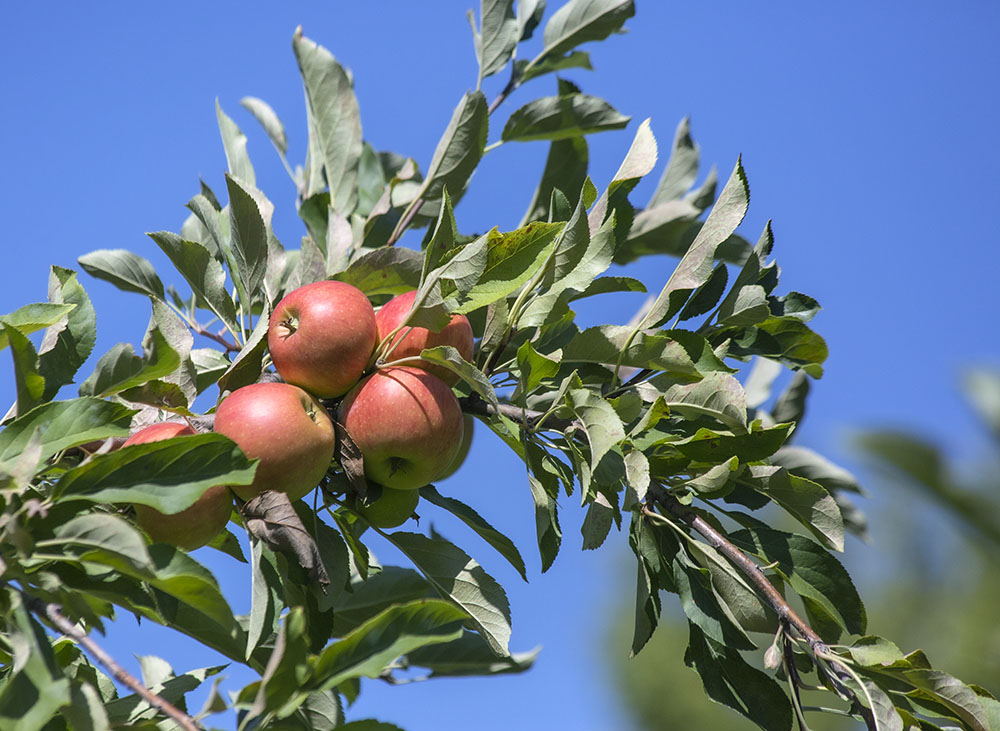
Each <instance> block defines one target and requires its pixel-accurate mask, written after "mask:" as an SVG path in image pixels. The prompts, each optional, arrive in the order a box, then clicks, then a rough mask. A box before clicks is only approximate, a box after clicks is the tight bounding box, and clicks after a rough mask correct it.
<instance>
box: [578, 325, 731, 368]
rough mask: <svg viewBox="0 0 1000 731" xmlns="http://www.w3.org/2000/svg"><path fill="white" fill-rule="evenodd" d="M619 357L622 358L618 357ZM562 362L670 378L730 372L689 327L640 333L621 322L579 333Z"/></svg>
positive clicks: (704, 341)
mask: <svg viewBox="0 0 1000 731" xmlns="http://www.w3.org/2000/svg"><path fill="white" fill-rule="evenodd" d="M619 359H620V360H619ZM562 362H563V363H570V362H573V363H603V364H606V365H615V364H616V363H619V362H620V363H621V365H622V366H628V367H632V368H650V369H652V370H656V371H663V372H665V373H667V374H668V375H669V376H670V377H671V378H681V379H684V380H696V379H698V378H699V377H700V376H701V375H702V374H708V373H712V372H715V371H727V370H728V368H727V367H726V365H725V364H724V363H723V362H722V361H721V360H719V359H718V358H717V357H716V355H715V353H714V352H713V351H712V347H711V345H710V344H709V343H708V341H707V340H705V339H704V338H703V337H701V336H700V335H697V334H695V333H692V332H689V331H686V330H662V331H660V332H657V333H652V334H645V333H639V334H637V335H635V336H633V330H632V328H629V327H627V326H622V325H599V326H597V327H591V328H588V329H586V330H584V331H583V332H581V333H579V334H578V335H576V336H575V337H574V338H573V339H572V340H571V341H570V342H569V343H567V344H566V345H565V347H564V348H563V351H562Z"/></svg>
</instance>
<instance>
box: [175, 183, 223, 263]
mask: <svg viewBox="0 0 1000 731" xmlns="http://www.w3.org/2000/svg"><path fill="white" fill-rule="evenodd" d="M187 208H188V209H189V210H190V211H191V212H192V213H193V214H194V215H195V217H196V218H197V219H198V220H199V221H200V222H201V225H202V228H203V229H204V230H205V233H206V234H207V235H203V236H201V237H200V238H199V239H198V241H199V243H201V245H202V246H204V247H205V248H206V249H208V251H209V252H210V253H211V254H212V256H213V257H214V258H216V259H218V260H219V261H220V262H221V261H224V260H225V257H226V251H227V250H228V249H229V229H228V226H229V221H228V220H225V221H224V220H223V217H222V212H221V211H219V210H218V209H217V208H216V207H215V205H213V204H212V202H211V201H210V200H209V199H208V198H207V197H206V196H204V195H202V194H198V195H196V196H194V197H193V198H192V199H191V200H189V201H188V202H187ZM223 226H225V227H226V230H225V233H223ZM181 234H182V235H181V238H182V239H183V238H184V236H183V234H184V230H183V229H182V230H181Z"/></svg>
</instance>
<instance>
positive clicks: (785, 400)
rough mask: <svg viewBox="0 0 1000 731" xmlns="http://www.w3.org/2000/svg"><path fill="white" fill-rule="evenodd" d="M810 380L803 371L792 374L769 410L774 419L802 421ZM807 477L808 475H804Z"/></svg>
mask: <svg viewBox="0 0 1000 731" xmlns="http://www.w3.org/2000/svg"><path fill="white" fill-rule="evenodd" d="M809 388H810V381H809V378H808V376H807V375H806V374H805V372H803V371H797V372H796V373H795V375H793V376H792V380H791V381H790V382H789V383H788V386H787V387H786V388H785V390H784V391H783V392H782V394H781V395H780V396H779V397H778V400H777V402H775V404H774V409H773V410H772V411H771V416H772V417H773V418H774V420H775V421H796V422H797V421H802V419H803V417H804V416H805V412H806V399H807V398H808V397H809ZM806 476H807V477H808V475H806Z"/></svg>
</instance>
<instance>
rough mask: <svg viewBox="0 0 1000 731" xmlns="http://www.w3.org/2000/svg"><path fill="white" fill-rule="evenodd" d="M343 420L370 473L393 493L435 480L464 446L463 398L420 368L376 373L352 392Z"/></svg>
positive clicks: (343, 406)
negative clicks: (461, 400)
mask: <svg viewBox="0 0 1000 731" xmlns="http://www.w3.org/2000/svg"><path fill="white" fill-rule="evenodd" d="M338 419H339V421H340V423H341V424H343V425H344V427H345V428H346V429H347V433H348V434H350V435H351V437H352V438H353V439H354V441H355V443H356V444H357V445H358V448H359V449H360V450H361V454H362V456H363V457H364V459H365V475H366V476H368V477H369V478H371V479H372V480H374V481H375V482H377V483H379V484H380V485H383V486H385V487H388V488H391V489H394V490H415V489H417V488H420V487H423V486H424V485H426V484H427V483H429V482H430V481H431V480H436V479H437V478H438V476H439V475H441V474H442V473H443V472H444V471H445V470H446V469H448V467H450V466H451V463H452V462H453V461H454V459H455V455H456V454H457V453H458V450H459V447H460V446H461V444H462V431H463V426H462V409H461V407H459V405H458V399H456V398H455V394H453V393H452V392H451V389H450V388H449V387H448V385H447V384H446V383H445V382H444V381H442V380H441V379H440V378H438V377H437V376H435V375H433V374H431V373H428V372H427V371H424V370H421V369H419V368H409V367H405V366H404V367H393V368H384V369H380V370H377V371H375V373H373V374H372V375H370V376H368V377H367V378H365V379H364V380H363V381H361V383H359V384H358V385H357V386H355V387H354V388H353V389H352V390H351V391H350V393H348V394H347V396H346V397H345V398H344V401H343V403H341V405H340V411H339V412H338Z"/></svg>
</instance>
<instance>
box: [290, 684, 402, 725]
mask: <svg viewBox="0 0 1000 731" xmlns="http://www.w3.org/2000/svg"><path fill="white" fill-rule="evenodd" d="M296 717H297V718H299V719H301V720H302V721H303V723H304V724H305V728H307V729H309V730H310V731H333V729H335V728H336V729H344V728H346V727H347V726H351V725H352V724H350V723H349V724H345V723H344V709H343V708H342V707H341V701H340V696H339V695H338V694H337V692H336V691H335V690H323V691H317V692H315V693H310V694H309V695H307V696H306V697H305V698H304V699H303V701H302V705H301V706H299V709H298V711H296ZM386 725H388V724H386ZM374 731H378V730H377V729H375V730H374ZM384 731H392V729H391V728H390V729H385V730H384Z"/></svg>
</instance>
